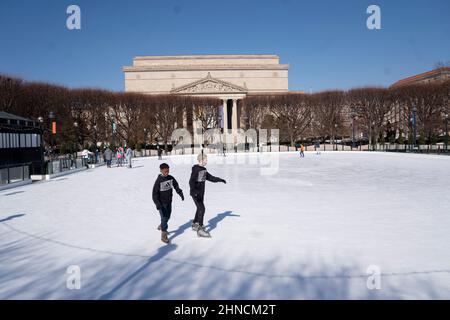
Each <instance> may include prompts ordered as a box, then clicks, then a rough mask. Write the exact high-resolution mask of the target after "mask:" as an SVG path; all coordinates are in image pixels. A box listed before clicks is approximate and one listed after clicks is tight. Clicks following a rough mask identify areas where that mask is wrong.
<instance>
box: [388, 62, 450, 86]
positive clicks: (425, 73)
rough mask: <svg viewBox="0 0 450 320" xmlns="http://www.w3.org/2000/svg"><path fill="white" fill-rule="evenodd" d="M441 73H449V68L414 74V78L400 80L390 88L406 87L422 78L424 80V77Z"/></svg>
mask: <svg viewBox="0 0 450 320" xmlns="http://www.w3.org/2000/svg"><path fill="white" fill-rule="evenodd" d="M443 71H449V72H450V67H442V68H438V69H434V70H431V71H427V72H423V73H419V74H416V75H414V76H411V77H407V78H404V79H401V80H399V81H397V82H395V83H394V84H393V85H391V87H398V86H402V85H407V84H409V83H411V82H413V81H415V80H419V79H422V78H425V77H428V76H432V75H435V74H439V73H441V72H443Z"/></svg>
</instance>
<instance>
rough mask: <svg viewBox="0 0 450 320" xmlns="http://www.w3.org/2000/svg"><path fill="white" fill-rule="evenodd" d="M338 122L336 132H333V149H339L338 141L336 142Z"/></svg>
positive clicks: (335, 127)
mask: <svg viewBox="0 0 450 320" xmlns="http://www.w3.org/2000/svg"><path fill="white" fill-rule="evenodd" d="M337 127H338V125H337V123H335V124H334V132H333V150H334V151H337V143H336V133H337Z"/></svg>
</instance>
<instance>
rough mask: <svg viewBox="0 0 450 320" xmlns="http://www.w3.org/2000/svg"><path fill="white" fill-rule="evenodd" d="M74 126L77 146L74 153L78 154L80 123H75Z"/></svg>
mask: <svg viewBox="0 0 450 320" xmlns="http://www.w3.org/2000/svg"><path fill="white" fill-rule="evenodd" d="M73 126H74V127H75V145H74V152H75V154H76V153H77V151H78V141H79V137H78V136H79V133H78V122H76V121H75V122H74V123H73Z"/></svg>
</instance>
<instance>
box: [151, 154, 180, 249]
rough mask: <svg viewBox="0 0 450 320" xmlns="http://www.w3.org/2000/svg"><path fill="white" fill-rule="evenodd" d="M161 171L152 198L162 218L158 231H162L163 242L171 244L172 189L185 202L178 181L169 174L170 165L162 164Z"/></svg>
mask: <svg viewBox="0 0 450 320" xmlns="http://www.w3.org/2000/svg"><path fill="white" fill-rule="evenodd" d="M159 170H160V174H159V175H158V177H157V178H156V181H155V184H154V185H153V192H152V198H153V202H154V203H155V205H156V209H157V210H158V211H159V215H160V216H161V224H160V225H159V226H158V230H161V241H162V242H164V243H169V238H168V232H167V228H168V222H169V219H170V215H171V214H172V195H173V191H172V188H174V189H175V191H176V192H177V193H178V195H179V196H180V197H181V200H182V201H184V195H183V190H181V189H180V187H179V185H178V182H177V180H175V178H174V177H173V176H171V175H170V174H169V170H170V169H169V165H168V164H167V163H162V164H161V165H160V166H159Z"/></svg>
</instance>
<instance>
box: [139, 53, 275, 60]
mask: <svg viewBox="0 0 450 320" xmlns="http://www.w3.org/2000/svg"><path fill="white" fill-rule="evenodd" d="M186 59H279V57H278V56H277V55H272V54H202V55H179V56H136V57H134V60H186Z"/></svg>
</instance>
